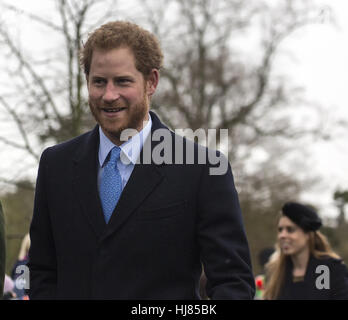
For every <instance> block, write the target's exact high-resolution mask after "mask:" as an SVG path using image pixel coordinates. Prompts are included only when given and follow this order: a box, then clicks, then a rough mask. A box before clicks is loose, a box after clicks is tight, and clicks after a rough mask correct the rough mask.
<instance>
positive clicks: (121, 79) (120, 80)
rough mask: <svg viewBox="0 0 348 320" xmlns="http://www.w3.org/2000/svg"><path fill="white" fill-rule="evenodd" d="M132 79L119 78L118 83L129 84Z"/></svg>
mask: <svg viewBox="0 0 348 320" xmlns="http://www.w3.org/2000/svg"><path fill="white" fill-rule="evenodd" d="M130 82H131V81H130V79H127V78H120V79H117V83H118V84H120V85H127V84H129V83H130Z"/></svg>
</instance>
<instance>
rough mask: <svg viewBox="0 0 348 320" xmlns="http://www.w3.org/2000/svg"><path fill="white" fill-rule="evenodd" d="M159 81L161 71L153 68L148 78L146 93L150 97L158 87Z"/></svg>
mask: <svg viewBox="0 0 348 320" xmlns="http://www.w3.org/2000/svg"><path fill="white" fill-rule="evenodd" d="M158 82H159V71H158V70H157V69H152V70H151V72H150V75H149V76H148V77H147V80H146V93H147V95H148V96H149V97H151V96H152V95H153V94H154V93H155V91H156V88H157V85H158Z"/></svg>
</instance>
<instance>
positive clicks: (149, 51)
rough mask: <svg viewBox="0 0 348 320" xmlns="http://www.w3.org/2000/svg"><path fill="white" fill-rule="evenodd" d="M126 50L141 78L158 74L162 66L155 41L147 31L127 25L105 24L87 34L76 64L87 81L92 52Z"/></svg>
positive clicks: (158, 47) (123, 23)
mask: <svg viewBox="0 0 348 320" xmlns="http://www.w3.org/2000/svg"><path fill="white" fill-rule="evenodd" d="M121 47H126V48H129V49H130V50H131V51H132V53H133V55H134V58H135V67H136V68H137V70H138V71H140V72H141V73H142V74H143V76H144V78H145V79H147V77H148V76H149V75H150V73H151V70H152V69H157V70H160V69H161V68H162V65H163V53H162V50H161V48H160V44H159V41H158V40H157V38H156V37H155V36H154V35H153V34H152V33H150V32H149V31H147V30H145V29H143V28H141V27H139V26H138V25H136V24H134V23H131V22H127V21H114V22H109V23H106V24H104V25H102V26H101V27H99V28H98V29H96V30H95V31H94V32H93V33H91V34H90V35H89V37H88V39H87V42H86V44H85V45H84V47H83V48H82V50H81V52H80V63H81V66H82V68H83V70H84V72H85V74H86V76H87V77H88V75H89V72H90V67H91V61H92V55H93V51H94V50H95V49H102V50H111V49H117V48H121Z"/></svg>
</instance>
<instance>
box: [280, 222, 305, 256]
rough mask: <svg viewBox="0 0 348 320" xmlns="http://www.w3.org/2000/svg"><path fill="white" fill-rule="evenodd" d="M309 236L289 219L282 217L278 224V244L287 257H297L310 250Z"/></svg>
mask: <svg viewBox="0 0 348 320" xmlns="http://www.w3.org/2000/svg"><path fill="white" fill-rule="evenodd" d="M308 242H309V234H308V233H306V232H304V230H303V229H301V228H300V227H299V226H298V225H296V224H295V223H294V222H292V221H291V220H290V219H289V218H288V217H286V216H282V217H281V218H280V219H279V223H278V243H279V247H280V249H281V251H282V252H283V254H285V255H297V254H299V253H301V252H302V251H304V250H306V249H307V248H308Z"/></svg>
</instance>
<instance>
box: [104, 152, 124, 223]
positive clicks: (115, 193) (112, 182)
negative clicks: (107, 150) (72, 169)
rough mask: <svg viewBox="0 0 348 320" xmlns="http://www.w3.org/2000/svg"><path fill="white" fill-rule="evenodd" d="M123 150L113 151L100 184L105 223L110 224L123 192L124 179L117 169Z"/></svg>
mask: <svg viewBox="0 0 348 320" xmlns="http://www.w3.org/2000/svg"><path fill="white" fill-rule="evenodd" d="M120 152H121V148H119V147H117V146H115V147H114V148H113V149H112V150H111V155H110V159H109V161H108V162H107V164H106V165H105V167H104V170H103V173H102V177H101V182H100V188H99V193H100V200H101V203H102V207H103V212H104V218H105V222H106V223H108V222H109V220H110V217H111V215H112V212H113V211H114V209H115V207H116V204H117V202H118V199H119V198H120V196H121V192H122V179H121V175H120V172H119V171H118V169H117V160H118V159H119V158H120Z"/></svg>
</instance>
